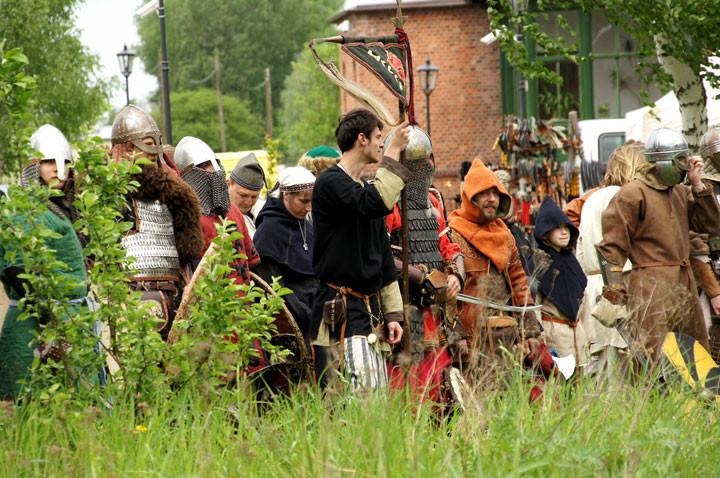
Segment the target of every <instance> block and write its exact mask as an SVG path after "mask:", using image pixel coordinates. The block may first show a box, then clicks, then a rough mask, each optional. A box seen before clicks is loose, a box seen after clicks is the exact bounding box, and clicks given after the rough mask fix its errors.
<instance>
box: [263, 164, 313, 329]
mask: <svg viewBox="0 0 720 478" xmlns="http://www.w3.org/2000/svg"><path fill="white" fill-rule="evenodd" d="M314 183H315V176H313V174H312V173H311V172H310V171H308V170H307V169H305V168H303V167H301V166H298V167H294V168H286V169H284V170H283V171H282V172H281V173H280V174H279V175H278V184H277V186H276V188H277V189H275V190H274V191H273V192H272V193H271V194H270V197H269V198H268V201H267V202H266V203H265V206H263V208H262V210H261V211H260V213H259V214H258V217H257V219H256V221H255V224H256V225H257V231H255V235H254V236H253V242H254V243H255V248H256V249H257V251H258V254H259V255H260V264H259V265H258V266H257V269H256V271H257V274H258V275H259V276H260V277H262V278H263V279H264V280H265V281H266V282H268V283H270V282H272V280H273V277H281V279H280V284H281V285H282V286H283V287H287V288H288V289H290V290H292V291H293V293H292V294H288V295H285V296H283V299H284V300H285V305H287V307H288V309H290V312H291V313H292V315H293V318H295V321H296V322H297V324H298V326H299V327H300V330H301V331H302V333H303V335H304V336H307V333H308V329H309V327H310V314H311V310H312V301H313V298H314V296H315V289H317V284H318V281H317V279H316V278H315V271H314V270H313V245H314V234H313V226H312V223H311V222H310V221H309V220H308V213H309V212H310V209H311V207H312V206H311V204H312V202H311V201H312V189H313V185H314Z"/></svg>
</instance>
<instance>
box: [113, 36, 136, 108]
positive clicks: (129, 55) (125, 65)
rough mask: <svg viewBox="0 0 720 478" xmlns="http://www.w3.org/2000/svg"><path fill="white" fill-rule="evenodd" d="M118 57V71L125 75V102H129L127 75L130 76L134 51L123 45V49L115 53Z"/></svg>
mask: <svg viewBox="0 0 720 478" xmlns="http://www.w3.org/2000/svg"><path fill="white" fill-rule="evenodd" d="M117 57H118V63H119V64H120V71H121V72H122V74H123V76H124V77H125V97H126V99H127V104H128V105H129V104H130V86H129V83H128V76H130V73H132V64H133V60H134V59H135V52H132V51H130V50H128V49H127V45H123V49H122V51H121V52H119V53H118V54H117Z"/></svg>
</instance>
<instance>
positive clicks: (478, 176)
mask: <svg viewBox="0 0 720 478" xmlns="http://www.w3.org/2000/svg"><path fill="white" fill-rule="evenodd" d="M461 194H462V205H461V206H460V209H458V210H456V211H453V212H452V214H450V228H451V229H452V231H453V232H454V233H455V234H454V236H453V237H454V238H455V240H456V241H457V243H458V244H459V245H460V251H461V252H462V254H463V256H464V258H465V271H466V274H467V278H466V280H465V289H464V292H465V293H466V294H467V295H471V296H474V297H478V298H481V299H485V300H490V301H492V302H495V303H499V304H505V303H507V302H510V303H511V304H512V305H513V306H516V307H526V306H529V305H533V298H532V295H531V294H530V288H529V287H528V281H527V277H526V275H525V271H524V270H523V267H522V262H521V261H520V253H519V252H518V249H517V247H516V245H515V240H514V239H513V236H512V234H511V233H510V230H509V229H508V228H507V226H506V225H505V223H504V222H503V220H502V219H501V218H502V217H505V216H506V215H507V214H508V212H509V211H510V203H511V198H510V195H509V194H508V193H507V191H506V190H505V188H504V187H503V185H502V184H501V183H500V181H499V180H498V178H497V177H496V176H495V174H493V172H492V171H490V170H489V169H488V168H487V167H486V166H485V165H484V164H483V162H482V161H481V160H479V159H476V160H475V161H473V164H472V166H471V167H470V170H469V171H468V174H467V176H465V182H464V184H463V188H462V193H461ZM481 312H482V310H480V309H479V307H478V305H476V304H472V303H463V304H462V308H461V310H460V320H461V321H462V322H463V325H464V326H465V329H466V331H467V333H468V336H469V338H470V344H471V351H473V349H475V350H483V349H485V348H486V347H489V349H490V352H493V351H494V347H495V342H503V344H504V345H505V346H506V347H510V346H514V345H516V344H519V343H520V342H519V341H520V340H522V339H524V343H523V345H524V350H523V354H522V355H523V359H524V360H525V363H526V364H527V365H529V366H532V367H535V368H536V369H538V370H539V371H540V372H542V373H543V374H544V375H545V376H549V375H551V374H554V373H557V372H556V371H554V370H553V367H554V364H553V360H552V357H551V356H550V352H549V351H548V348H547V346H546V345H545V343H544V342H542V341H540V340H538V339H539V337H540V334H541V327H540V324H539V322H538V318H537V315H536V313H535V312H534V311H524V312H522V313H518V314H516V318H517V319H518V320H517V324H515V322H514V321H510V322H508V321H506V320H504V319H503V318H502V317H501V318H500V319H502V320H500V319H499V320H497V321H495V322H492V321H490V317H486V318H485V319H486V320H487V322H485V323H486V324H488V326H490V328H491V330H490V329H487V330H483V328H481V327H480V325H479V324H481V323H483V321H482V320H481V317H480V313H481ZM516 325H517V328H516ZM485 342H487V344H486V343H485ZM478 355H479V354H477V353H473V354H469V355H468V356H467V359H469V360H470V361H471V362H474V361H475V360H476V359H477V358H478ZM535 381H536V382H537V383H538V385H536V386H534V387H533V389H532V391H531V393H530V397H531V400H535V399H537V398H538V397H539V396H540V395H541V394H542V391H541V389H542V388H541V385H542V383H543V381H542V379H541V378H540V377H537V378H536V379H535Z"/></svg>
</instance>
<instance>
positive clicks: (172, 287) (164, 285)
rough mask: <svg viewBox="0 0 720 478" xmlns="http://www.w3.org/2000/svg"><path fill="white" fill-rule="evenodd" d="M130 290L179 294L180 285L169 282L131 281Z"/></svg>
mask: <svg viewBox="0 0 720 478" xmlns="http://www.w3.org/2000/svg"><path fill="white" fill-rule="evenodd" d="M130 288H131V289H132V290H134V291H144V290H162V291H165V292H173V293H176V294H177V292H178V290H179V288H178V285H177V284H176V283H174V282H168V281H153V280H151V281H140V280H139V281H130Z"/></svg>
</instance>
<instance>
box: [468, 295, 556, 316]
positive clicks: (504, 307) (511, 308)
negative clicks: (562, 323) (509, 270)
mask: <svg viewBox="0 0 720 478" xmlns="http://www.w3.org/2000/svg"><path fill="white" fill-rule="evenodd" d="M457 300H459V301H462V302H468V303H470V304H477V305H484V306H485V307H489V308H491V309H495V310H502V311H505V312H529V311H531V310H540V309H542V305H529V306H527V307H515V306H513V305H502V304H496V303H495V302H490V301H489V300H483V299H478V298H477V297H473V296H470V295H465V294H458V295H457Z"/></svg>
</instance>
